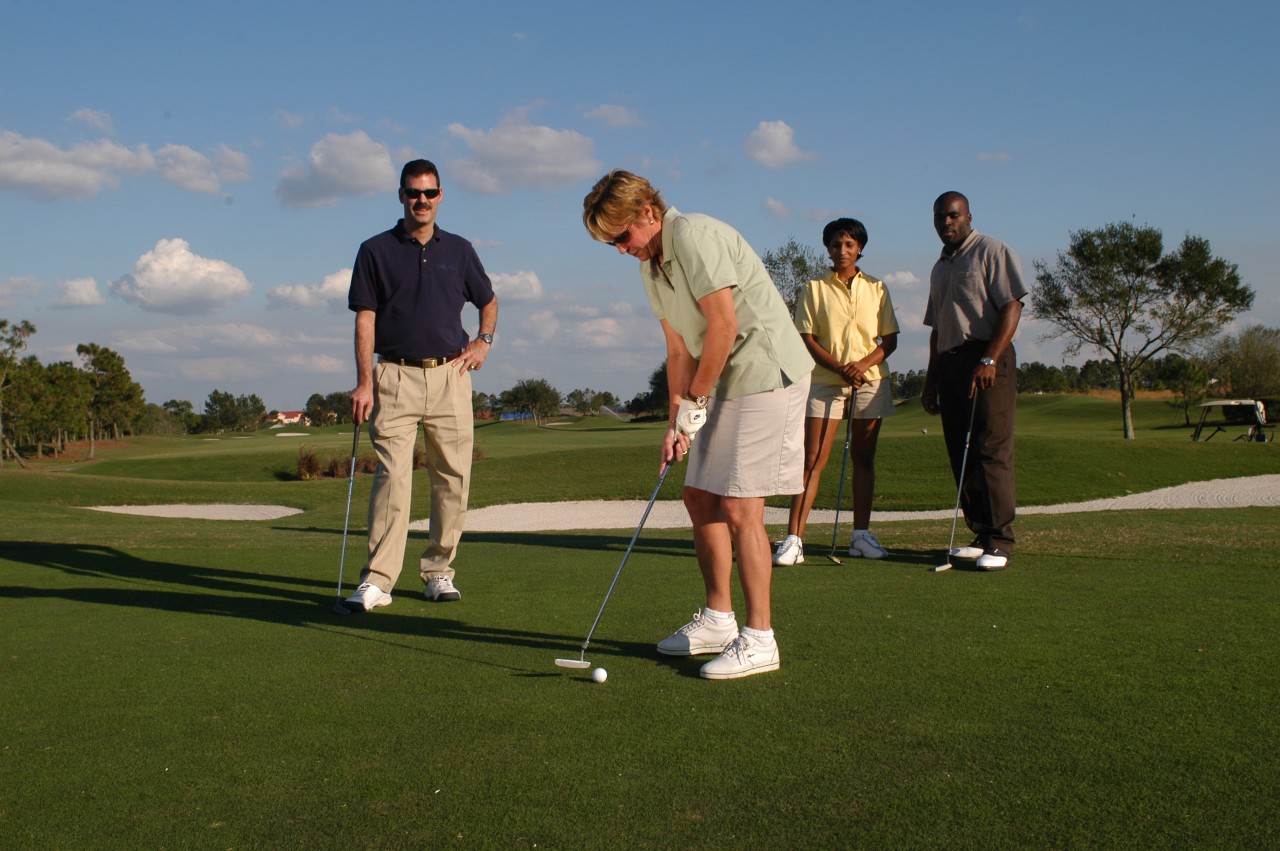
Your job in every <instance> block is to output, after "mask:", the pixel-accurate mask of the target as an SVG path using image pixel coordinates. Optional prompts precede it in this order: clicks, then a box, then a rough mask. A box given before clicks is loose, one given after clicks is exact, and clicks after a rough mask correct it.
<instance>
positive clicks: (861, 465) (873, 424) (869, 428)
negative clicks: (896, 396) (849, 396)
mask: <svg viewBox="0 0 1280 851" xmlns="http://www.w3.org/2000/svg"><path fill="white" fill-rule="evenodd" d="M880 422H881V421H880V420H878V419H875V420H849V428H850V429H851V430H852V431H851V432H850V433H851V435H852V437H850V439H849V459H850V460H851V461H852V462H853V528H854V529H868V528H870V524H871V501H872V499H873V498H874V497H875V493H876V442H877V440H878V439H879V437H880Z"/></svg>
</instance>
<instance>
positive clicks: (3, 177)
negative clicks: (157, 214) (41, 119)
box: [0, 130, 156, 199]
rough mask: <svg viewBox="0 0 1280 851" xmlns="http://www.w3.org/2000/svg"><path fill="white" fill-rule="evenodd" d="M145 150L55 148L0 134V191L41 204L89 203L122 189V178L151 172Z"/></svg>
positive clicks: (101, 145)
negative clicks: (82, 200)
mask: <svg viewBox="0 0 1280 851" xmlns="http://www.w3.org/2000/svg"><path fill="white" fill-rule="evenodd" d="M155 167H156V163H155V159H154V158H153V157H152V156H151V152H150V151H149V150H148V149H147V146H146V145H138V146H136V147H134V148H126V147H125V146H124V145H118V144H116V143H115V142H112V141H110V140H108V139H99V140H98V141H96V142H84V143H80V144H76V145H72V146H71V147H70V148H66V149H63V148H59V147H58V146H57V145H55V144H53V143H52V142H47V141H45V140H44V139H30V138H27V137H25V136H21V135H19V134H17V133H14V132H13V131H11V130H3V131H0V190H4V189H8V190H12V191H14V192H23V193H26V194H28V195H32V196H34V197H36V198H41V199H54V198H89V197H92V196H94V195H97V194H98V193H99V192H101V191H102V190H103V189H104V188H114V187H116V186H119V185H120V177H121V175H135V174H145V173H146V172H149V171H152V170H154V169H155Z"/></svg>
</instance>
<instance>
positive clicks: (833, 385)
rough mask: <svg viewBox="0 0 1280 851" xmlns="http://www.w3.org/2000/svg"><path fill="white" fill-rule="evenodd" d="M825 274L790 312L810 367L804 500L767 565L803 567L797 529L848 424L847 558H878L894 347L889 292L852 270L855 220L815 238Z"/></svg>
mask: <svg viewBox="0 0 1280 851" xmlns="http://www.w3.org/2000/svg"><path fill="white" fill-rule="evenodd" d="M822 244H823V245H825V246H826V248H827V254H828V255H830V257H831V267H832V271H831V274H830V275H828V276H827V277H825V278H823V279H822V280H820V281H810V282H809V283H808V284H806V285H805V288H804V290H803V292H802V293H801V295H800V299H799V301H798V303H797V304H796V316H795V323H796V329H797V330H798V331H799V332H800V338H801V339H802V340H803V341H804V343H805V345H806V346H807V347H808V349H809V354H810V355H812V356H813V359H814V360H815V361H817V364H818V365H817V367H816V368H814V370H813V376H812V385H811V387H810V390H809V402H808V408H807V412H806V416H805V423H804V455H805V460H804V492H803V493H800V494H797V495H796V496H795V497H793V498H792V500H791V515H790V517H789V519H788V523H787V536H786V537H785V538H784V539H783V540H782V541H781V542H780V543H779V544H778V547H777V550H776V551H775V552H774V555H773V563H774V564H775V565H792V564H803V563H804V542H803V539H804V529H805V524H806V522H807V521H808V518H809V511H810V509H812V508H813V501H814V498H815V497H816V496H817V493H818V484H819V482H820V481H821V480H822V471H823V469H824V468H825V467H826V465H827V459H828V457H830V454H831V445H832V443H834V442H835V434H836V430H837V423H839V421H840V420H841V419H844V418H845V408H846V406H850V407H851V410H850V412H849V416H848V429H849V432H848V439H849V457H850V459H851V460H852V461H853V527H854V533H853V539H852V540H851V541H850V542H849V555H851V556H854V557H862V558H884V557H885V556H886V555H887V554H888V553H887V552H886V551H885V549H884V547H882V546H880V542H879V541H878V540H876V536H875V535H873V534H872V533H871V530H870V523H871V500H872V498H873V496H874V494H875V482H876V468H875V458H876V441H877V438H878V437H879V436H880V421H881V419H882V418H884V417H887V416H889V415H891V414H892V413H893V394H892V392H891V390H890V386H889V370H888V369H887V367H886V366H885V364H884V361H885V359H886V358H887V357H889V355H891V354H892V353H893V351H894V349H896V348H897V346H898V330H899V329H898V320H897V318H896V317H895V316H894V313H893V300H892V299H891V298H890V297H889V290H888V288H886V287H885V285H884V282H883V281H881V280H880V279H879V278H873V277H871V276H870V275H867V274H865V273H864V272H863V271H862V270H861V269H859V268H858V260H859V258H861V257H862V249H863V248H865V247H866V245H867V229H866V227H864V226H863V224H862V222H859V221H858V220H857V219H836V220H835V221H833V222H831V223H829V224H828V225H827V226H826V227H825V228H823V230H822Z"/></svg>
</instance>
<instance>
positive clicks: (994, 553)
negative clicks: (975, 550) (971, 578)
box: [977, 547, 1010, 570]
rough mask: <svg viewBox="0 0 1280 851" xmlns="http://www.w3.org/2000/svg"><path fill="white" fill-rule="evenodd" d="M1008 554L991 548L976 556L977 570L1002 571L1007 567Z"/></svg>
mask: <svg viewBox="0 0 1280 851" xmlns="http://www.w3.org/2000/svg"><path fill="white" fill-rule="evenodd" d="M1009 558H1010V556H1009V553H1008V552H1006V551H1005V550H1001V549H996V548H994V547H993V548H991V549H989V550H987V551H986V552H984V553H983V554H982V555H980V556H978V565H977V567H978V570H1004V569H1005V568H1006V567H1008V566H1009Z"/></svg>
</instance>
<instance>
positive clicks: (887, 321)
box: [796, 271, 900, 387]
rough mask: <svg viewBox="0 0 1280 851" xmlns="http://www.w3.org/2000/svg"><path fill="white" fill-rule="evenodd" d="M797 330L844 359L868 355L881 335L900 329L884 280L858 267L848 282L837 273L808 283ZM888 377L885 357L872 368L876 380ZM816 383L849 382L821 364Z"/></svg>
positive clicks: (870, 374) (869, 373) (798, 307)
mask: <svg viewBox="0 0 1280 851" xmlns="http://www.w3.org/2000/svg"><path fill="white" fill-rule="evenodd" d="M796 330H797V331H799V332H800V333H801V334H809V335H811V336H812V337H813V338H814V339H815V340H817V341H818V345H820V346H822V348H824V349H826V350H827V351H828V352H830V353H831V356H832V357H834V358H835V359H836V360H837V361H839V362H840V363H842V364H843V363H849V362H850V361H855V360H858V359H859V358H863V357H866V356H867V353H868V352H870V351H871V350H872V349H874V348H875V347H876V346H877V345H879V343H877V342H876V341H877V339H879V338H881V337H884V336H886V335H888V334H897V333H898V331H899V330H900V329H899V328H898V318H897V316H896V315H894V312H893V299H891V298H890V297H889V289H888V287H886V286H885V285H884V281H882V280H880V279H879V278H873V277H871V276H870V275H867V274H865V273H863V272H862V271H859V272H858V274H856V275H854V276H853V280H852V281H850V285H849V286H847V287H846V286H845V285H844V283H843V282H842V281H841V280H840V277H839V276H838V275H837V274H836V273H835V272H832V273H831V274H830V275H827V277H825V278H823V279H822V280H820V281H810V282H809V283H807V284H805V286H804V290H803V291H802V292H801V293H800V300H799V302H797V304H796ZM887 377H888V369H886V368H885V365H884V363H883V362H881V363H878V364H876V365H875V366H873V367H871V368H870V369H868V370H867V378H868V379H869V380H871V381H879V380H882V379H884V378H887ZM813 383H814V384H825V385H830V386H837V387H843V386H844V385H845V384H846V383H847V382H846V381H845V380H844V378H843V377H841V376H839V375H837V374H836V373H834V372H832V371H831V370H829V369H827V368H826V367H824V366H822V365H821V364H819V365H818V366H817V368H816V369H814V371H813Z"/></svg>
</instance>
